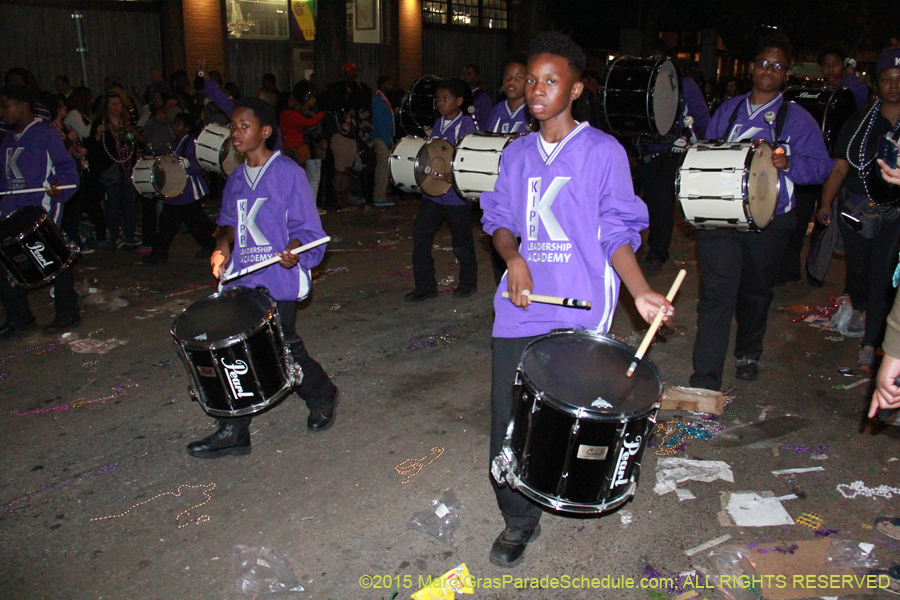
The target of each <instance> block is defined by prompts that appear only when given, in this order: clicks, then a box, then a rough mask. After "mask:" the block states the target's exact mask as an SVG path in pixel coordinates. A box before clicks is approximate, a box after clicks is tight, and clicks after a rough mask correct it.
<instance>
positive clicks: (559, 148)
mask: <svg viewBox="0 0 900 600" xmlns="http://www.w3.org/2000/svg"><path fill="white" fill-rule="evenodd" d="M576 123H577V121H576ZM587 127H590V124H589V123H588V122H587V121H582V122H581V123H578V125H576V126H575V128H574V129H572V131H570V132H569V133H568V134H566V137H564V138H563V139H561V140H559V141H558V142H556V147H555V148H554V149H553V152H551V153H550V154H549V156H548V155H547V153H546V152H544V145H543V144H542V143H541V141H542V139H543V138H541V134H540V132H538V139H537V140H536V142H537V147H538V151H539V152H540V153H541V158H543V159H544V162H545V163H546V164H548V165H549V164H550V163H552V162H553V160H554V159H555V158H556V157H557V156H559V153H560V152H561V151H562V149H563V147H564V146H565V145H566V144H568V143H569V140H571V139H572V138H574V137H575V136H576V135H578V133H579V132H580V131H582V130H583V129H586V128H587Z"/></svg>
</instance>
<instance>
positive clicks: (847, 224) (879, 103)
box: [816, 48, 900, 373]
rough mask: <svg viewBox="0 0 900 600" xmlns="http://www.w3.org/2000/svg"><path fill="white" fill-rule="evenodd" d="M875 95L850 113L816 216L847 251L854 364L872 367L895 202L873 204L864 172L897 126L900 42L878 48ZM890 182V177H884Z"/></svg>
mask: <svg viewBox="0 0 900 600" xmlns="http://www.w3.org/2000/svg"><path fill="white" fill-rule="evenodd" d="M875 73H876V81H877V84H878V89H877V93H876V96H877V98H876V100H875V102H874V103H873V104H872V106H871V107H870V108H869V109H867V110H861V111H859V112H858V113H856V114H854V115H853V116H851V117H850V118H849V119H847V121H846V122H845V123H844V126H843V127H842V128H841V133H840V135H839V136H838V141H837V143H836V144H835V147H834V151H833V155H834V169H833V170H832V171H831V175H829V177H828V180H827V181H826V182H825V185H823V186H822V198H821V199H820V201H819V210H818V212H817V213H816V219H817V220H818V221H819V222H820V223H822V224H823V225H828V224H829V223H830V222H831V220H832V219H834V218H837V219H838V221H837V223H838V227H839V228H840V230H841V237H842V238H843V240H844V249H845V251H846V255H847V291H848V292H849V294H850V301H851V302H852V303H853V310H854V316H855V317H856V318H860V317H859V315H860V314H861V313H863V312H864V313H865V318H864V320H865V333H864V334H863V338H862V341H861V342H860V349H859V356H858V359H857V369H858V370H860V371H862V372H864V373H872V372H873V366H874V363H875V349H876V348H877V347H878V345H879V344H880V343H881V340H882V338H883V337H884V323H885V319H886V318H887V314H888V311H889V310H890V306H891V302H892V300H893V295H894V288H893V287H892V285H891V274H892V273H893V272H894V267H895V266H896V265H897V250H898V238H900V219H898V218H897V217H900V208H898V207H897V206H890V205H880V204H877V203H876V202H875V201H874V200H873V198H872V195H871V193H870V189H869V186H868V183H867V178H868V176H869V175H870V174H871V172H872V171H873V170H874V171H876V172H877V171H879V167H878V165H877V164H876V162H875V161H876V158H877V156H878V143H879V140H880V139H881V138H884V137H885V135H888V134H890V135H891V136H892V137H893V138H894V139H896V138H897V133H898V130H900V48H888V49H886V50H883V51H882V52H881V54H880V55H879V57H878V63H877V65H876V68H875ZM888 181H889V182H890V181H891V180H890V179H888Z"/></svg>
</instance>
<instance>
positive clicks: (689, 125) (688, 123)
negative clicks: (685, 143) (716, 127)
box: [684, 116, 697, 144]
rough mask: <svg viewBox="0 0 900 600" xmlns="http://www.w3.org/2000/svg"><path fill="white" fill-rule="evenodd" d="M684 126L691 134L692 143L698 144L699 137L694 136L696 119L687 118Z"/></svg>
mask: <svg viewBox="0 0 900 600" xmlns="http://www.w3.org/2000/svg"><path fill="white" fill-rule="evenodd" d="M684 126H685V127H687V128H688V130H690V132H691V143H692V144H696V143H697V136H696V135H695V134H694V117H691V116H687V117H685V118H684Z"/></svg>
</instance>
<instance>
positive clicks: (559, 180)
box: [526, 177, 571, 241]
mask: <svg viewBox="0 0 900 600" xmlns="http://www.w3.org/2000/svg"><path fill="white" fill-rule="evenodd" d="M570 179H571V177H554V178H553V181H552V182H551V183H550V187H549V188H547V191H546V192H544V195H543V196H542V195H541V178H540V177H529V178H528V204H527V206H526V210H527V211H528V212H527V222H528V239H529V240H532V241H533V240H537V239H538V231H539V225H540V223H543V224H544V229H545V230H546V231H547V236H549V238H550V239H551V240H553V241H568V240H569V237H568V236H567V235H566V232H565V231H563V228H562V227H560V225H559V222H558V221H557V220H556V217H555V216H553V211H552V210H551V207H552V206H553V201H554V200H556V196H557V195H558V194H559V192H560V190H562V188H563V186H564V185H566V184H567V183H568V182H569V180H570Z"/></svg>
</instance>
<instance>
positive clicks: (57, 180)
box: [47, 128, 81, 204]
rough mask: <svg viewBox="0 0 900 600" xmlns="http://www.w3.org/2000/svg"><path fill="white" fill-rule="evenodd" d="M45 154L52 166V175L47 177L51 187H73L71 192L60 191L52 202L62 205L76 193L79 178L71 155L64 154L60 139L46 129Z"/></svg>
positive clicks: (64, 150)
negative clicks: (47, 155)
mask: <svg viewBox="0 0 900 600" xmlns="http://www.w3.org/2000/svg"><path fill="white" fill-rule="evenodd" d="M47 132H48V133H47V141H48V143H47V153H48V154H49V156H50V162H51V164H52V165H53V169H54V173H53V174H52V175H50V177H48V182H49V183H50V184H51V185H54V184H55V185H59V186H63V185H74V186H75V187H74V188H73V189H71V190H62V193H61V194H60V196H59V197H58V198H54V199H53V201H54V202H58V203H60V204H64V203H66V202H68V201H69V198H71V197H72V196H74V195H75V192H77V191H78V184H79V183H80V181H81V178H80V177H79V176H78V168H77V167H76V166H75V160H74V159H73V158H72V155H71V154H69V153H68V152H66V146H65V144H63V141H62V139H61V138H60V137H59V136H58V135H57V134H56V132H55V131H54V130H53V129H49V128H48V129H47Z"/></svg>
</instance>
